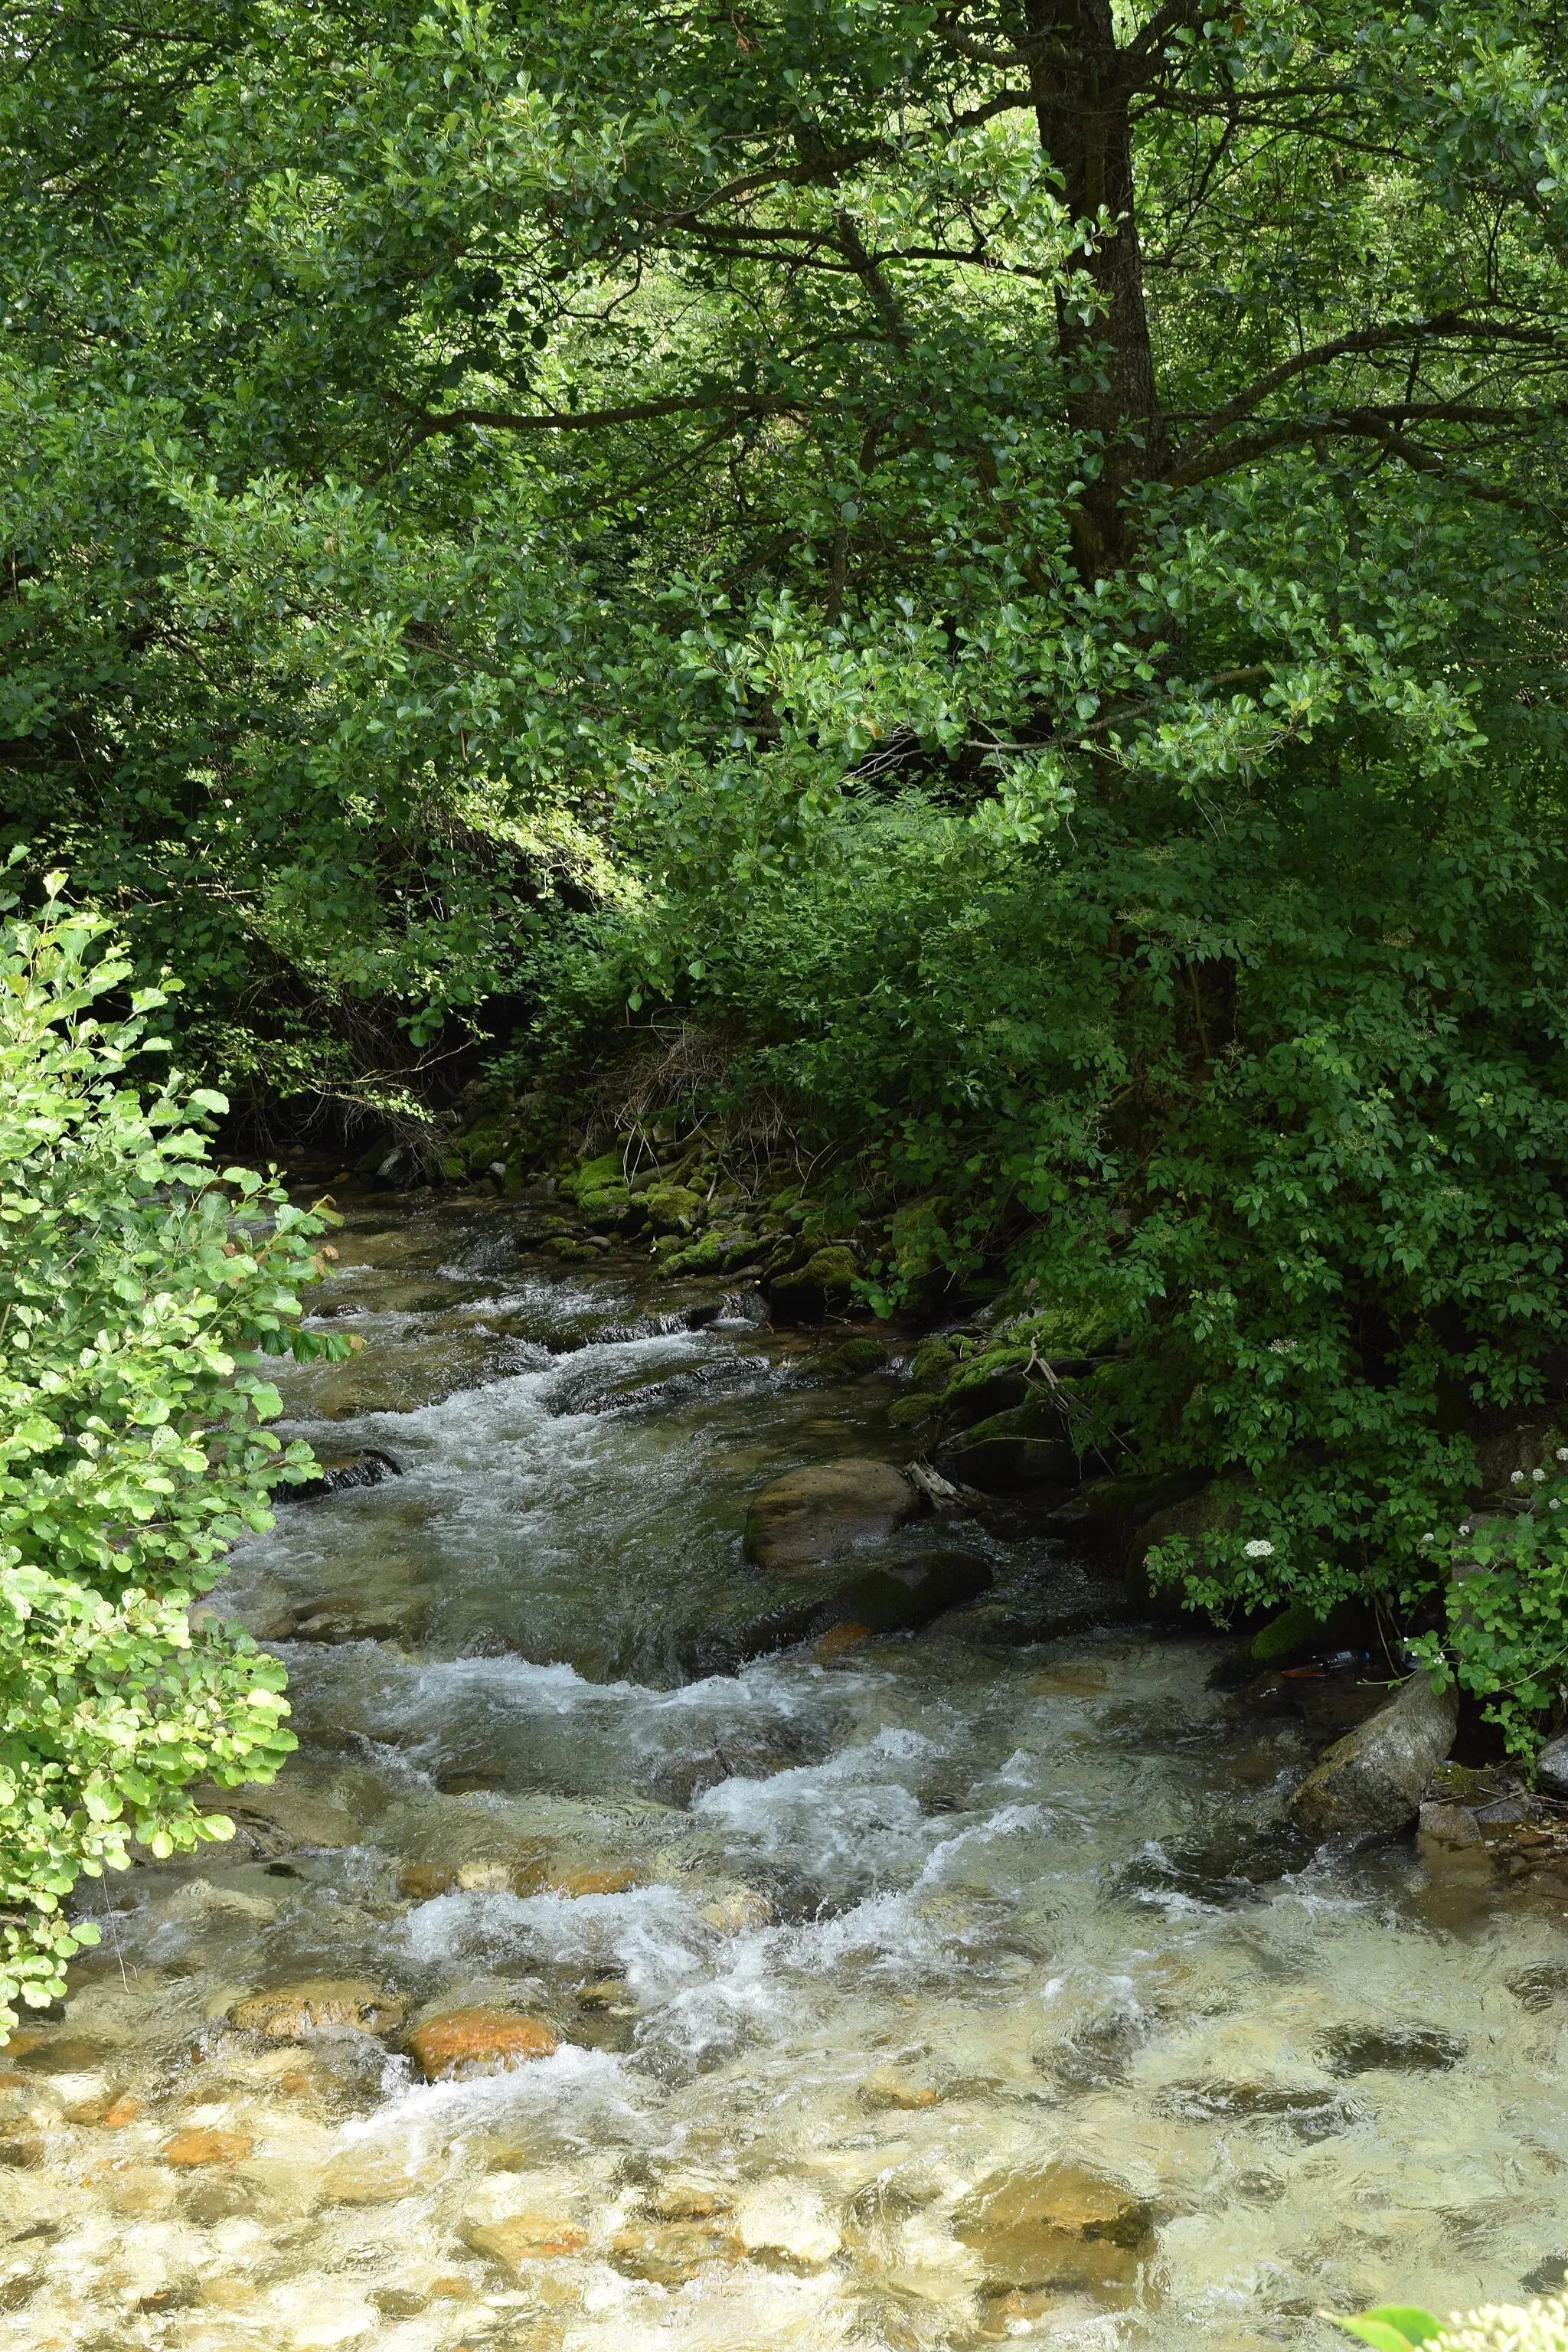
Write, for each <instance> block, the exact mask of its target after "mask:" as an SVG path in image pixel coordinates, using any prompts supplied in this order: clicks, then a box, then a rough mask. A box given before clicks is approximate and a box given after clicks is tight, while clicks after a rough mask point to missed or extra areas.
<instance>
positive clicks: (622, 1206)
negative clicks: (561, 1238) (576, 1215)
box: [577, 1183, 642, 1233]
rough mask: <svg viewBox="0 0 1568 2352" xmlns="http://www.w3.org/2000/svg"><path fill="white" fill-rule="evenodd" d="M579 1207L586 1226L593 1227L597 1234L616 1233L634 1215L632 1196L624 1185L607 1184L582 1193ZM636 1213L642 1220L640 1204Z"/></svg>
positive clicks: (578, 1195)
mask: <svg viewBox="0 0 1568 2352" xmlns="http://www.w3.org/2000/svg"><path fill="white" fill-rule="evenodd" d="M577 1206H578V1209H579V1210H580V1212H581V1213H582V1216H583V1222H584V1224H588V1225H591V1226H592V1227H593V1228H594V1231H595V1233H611V1232H614V1231H616V1230H617V1229H618V1228H619V1227H620V1226H622V1225H624V1224H626V1223H627V1221H628V1220H629V1219H630V1218H631V1216H632V1214H633V1202H632V1196H631V1194H630V1192H628V1191H627V1190H626V1185H625V1184H624V1183H617V1184H605V1185H602V1186H600V1187H599V1188H598V1189H597V1190H596V1191H595V1192H579V1193H578V1194H577ZM636 1213H637V1217H638V1218H639V1219H640V1217H641V1215H642V1205H641V1203H640V1202H638V1203H637V1209H636Z"/></svg>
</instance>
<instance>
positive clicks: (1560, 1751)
mask: <svg viewBox="0 0 1568 2352" xmlns="http://www.w3.org/2000/svg"><path fill="white" fill-rule="evenodd" d="M1535 1779H1536V1783H1537V1786H1538V1787H1540V1788H1542V1789H1544V1790H1545V1791H1546V1793H1547V1795H1548V1796H1549V1797H1568V1731H1563V1732H1559V1734H1558V1736H1557V1738H1555V1739H1549V1740H1548V1741H1547V1743H1546V1745H1545V1747H1544V1748H1542V1751H1541V1753H1540V1755H1539V1756H1538V1757H1537V1758H1536V1759H1535Z"/></svg>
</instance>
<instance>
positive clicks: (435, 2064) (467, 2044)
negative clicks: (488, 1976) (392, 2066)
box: [408, 2009, 557, 2083]
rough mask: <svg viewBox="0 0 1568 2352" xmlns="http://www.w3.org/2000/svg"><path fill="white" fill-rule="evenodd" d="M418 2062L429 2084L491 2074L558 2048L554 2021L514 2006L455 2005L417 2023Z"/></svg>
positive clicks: (413, 2040) (412, 2045)
mask: <svg viewBox="0 0 1568 2352" xmlns="http://www.w3.org/2000/svg"><path fill="white" fill-rule="evenodd" d="M408 2047H409V2050H410V2051H411V2052H412V2053H413V2056H414V2059H415V2063H416V2064H417V2066H418V2068H419V2071H420V2073H421V2074H423V2075H424V2077H425V2079H426V2082H427V2083H434V2082H435V2081H436V2080H437V2077H438V2076H444V2075H458V2074H494V2073H496V2072H497V2071H498V2070H499V2069H500V2068H503V2067H508V2066H522V2065H526V2064H527V2063H528V2062H529V2060H530V2059H532V2058H548V2057H549V2056H550V2055H551V2054H552V2052H553V2051H554V2050H555V2048H556V2047H557V2044H556V2039H555V2036H554V2034H553V2033H552V2032H551V2031H550V2028H549V2027H548V2025H545V2024H543V2023H542V2021H541V2020H540V2019H538V2018H537V2017H523V2016H521V2015H520V2014H519V2013H518V2012H517V2011H514V2010H505V2009H453V2010H448V2011H447V2014H446V2016H445V2017H432V2018H429V2019H427V2020H426V2023H425V2024H423V2025H419V2026H416V2028H415V2029H414V2032H412V2033H411V2034H410V2035H409V2037H408Z"/></svg>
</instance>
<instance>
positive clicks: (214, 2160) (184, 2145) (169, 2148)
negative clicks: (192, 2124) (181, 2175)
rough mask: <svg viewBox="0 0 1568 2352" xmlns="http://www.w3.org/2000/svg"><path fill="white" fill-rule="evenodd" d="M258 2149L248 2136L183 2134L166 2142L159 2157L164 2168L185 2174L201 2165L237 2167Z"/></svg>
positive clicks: (233, 2133)
mask: <svg viewBox="0 0 1568 2352" xmlns="http://www.w3.org/2000/svg"><path fill="white" fill-rule="evenodd" d="M255 2146H256V2142H255V2141H254V2140H253V2139H252V2138H251V2137H249V2135H248V2133H246V2132H229V2131H183V2132H176V2133H175V2134H174V2138H173V2139H172V2140H169V2141H166V2142H165V2144H164V2146H163V2148H162V2149H161V2150H160V2154H161V2155H162V2157H163V2161H164V2163H165V2164H173V2165H176V2166H178V2167H179V2168H181V2169H182V2170H186V2169H189V2168H194V2167H195V2166H196V2165H198V2164H237V2163H239V2161H240V2160H241V2158H244V2157H247V2156H248V2155H249V2154H250V2151H251V2149H252V2148H253V2147H255Z"/></svg>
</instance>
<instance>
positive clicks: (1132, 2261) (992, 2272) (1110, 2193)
mask: <svg viewBox="0 0 1568 2352" xmlns="http://www.w3.org/2000/svg"><path fill="white" fill-rule="evenodd" d="M953 2231H954V2234H955V2235H956V2236H957V2237H958V2238H959V2239H960V2240H961V2241H962V2242H963V2244H964V2245H966V2246H973V2248H974V2250H975V2252H977V2253H978V2254H979V2255H980V2258H981V2260H982V2261H983V2262H984V2265H985V2269H986V2273H987V2275H988V2277H989V2278H991V2279H992V2280H993V2281H994V2282H996V2283H997V2284H1002V2285H1005V2286H1047V2285H1061V2286H1099V2285H1114V2284H1131V2280H1132V2279H1133V2277H1134V2276H1135V2275H1136V2273H1137V2268H1138V2264H1139V2262H1140V2261H1141V2260H1142V2256H1143V2255H1144V2254H1145V2253H1146V2252H1148V2251H1149V2250H1150V2249H1151V2247H1152V2243H1153V2236H1154V2227H1153V2217H1152V2213H1151V2212H1150V2210H1149V2208H1148V2206H1147V2205H1146V2204H1145V2203H1144V2202H1143V2200H1142V2199H1141V2198H1139V2197H1136V2196H1135V2195H1134V2194H1133V2192H1132V2191H1131V2189H1126V2188H1124V2187H1123V2186H1122V2185H1121V2182H1120V2181H1116V2180H1111V2179H1108V2178H1107V2177H1106V2175H1105V2174H1103V2173H1100V2172H1093V2171H1090V2170H1089V2168H1088V2167H1087V2166H1084V2165H1078V2164H1047V2165H1046V2166H1044V2167H1043V2168H1041V2169H1040V2170H1039V2171H1038V2172H1014V2173H1000V2174H996V2175H994V2177H993V2178H992V2179H989V2180H984V2181H982V2182H981V2184H980V2186H979V2187H978V2188H977V2189H975V2190H974V2191H973V2195H971V2196H970V2197H968V2198H967V2199H966V2200H964V2202H963V2204H962V2205H961V2206H960V2207H959V2209H958V2211H957V2213H956V2214H955V2215H954V2217H953Z"/></svg>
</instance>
